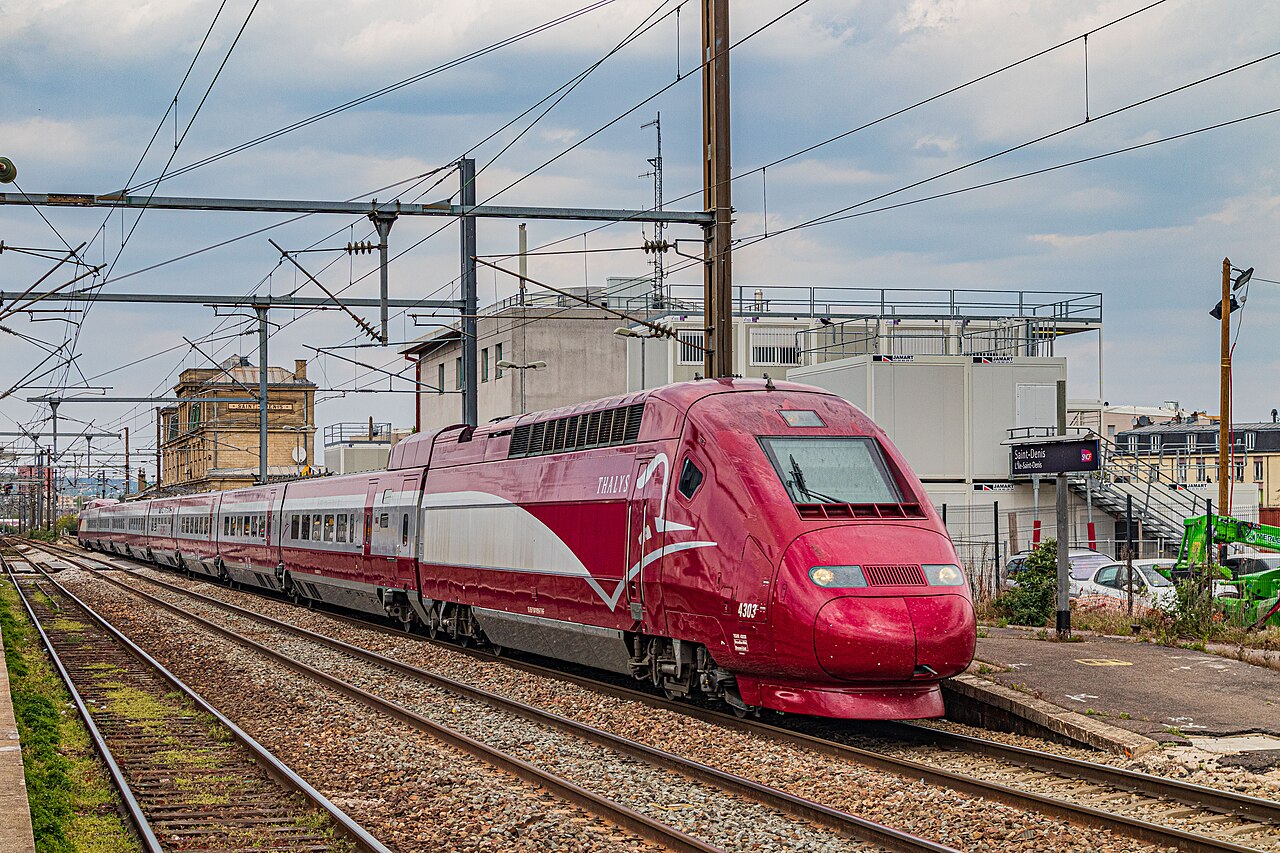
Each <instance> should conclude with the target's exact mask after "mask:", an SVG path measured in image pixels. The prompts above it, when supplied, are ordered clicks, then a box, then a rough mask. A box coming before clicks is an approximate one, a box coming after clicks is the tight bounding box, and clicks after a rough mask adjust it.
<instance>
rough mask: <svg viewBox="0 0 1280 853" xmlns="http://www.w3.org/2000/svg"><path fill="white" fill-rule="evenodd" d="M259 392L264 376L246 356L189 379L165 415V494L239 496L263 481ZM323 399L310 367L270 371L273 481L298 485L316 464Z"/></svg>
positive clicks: (185, 375)
mask: <svg viewBox="0 0 1280 853" xmlns="http://www.w3.org/2000/svg"><path fill="white" fill-rule="evenodd" d="M257 389H258V368H257V367H256V366H254V365H253V364H252V363H250V362H249V360H248V359H247V358H244V357H243V356H238V355H236V356H232V357H230V358H228V359H227V360H225V361H224V362H222V364H220V365H219V366H218V367H208V368H199V367H198V368H191V369H188V370H184V371H182V373H181V374H180V375H179V376H178V384H177V385H176V386H174V389H173V390H174V395H173V396H175V397H180V398H183V402H180V403H177V404H175V405H171V406H166V407H164V408H161V409H157V420H156V430H157V437H156V440H157V444H158V446H159V447H160V471H161V475H160V482H159V483H158V484H157V487H158V489H159V490H160V491H161V492H162V493H169V494H183V493H190V492H205V491H218V490H221V489H235V488H240V487H242V486H251V485H253V484H254V483H255V482H256V481H257V477H258V455H259V435H258V400H257ZM315 391H316V386H315V383H313V382H310V381H308V379H307V363H306V361H304V360H298V361H295V362H294V367H293V370H289V369H288V368H284V367H268V368H267V474H268V479H277V478H280V479H283V478H293V477H297V476H299V475H301V474H305V473H307V471H308V468H309V466H310V465H311V464H312V452H313V444H314V438H315V431H316V427H315ZM215 399H216V400H219V401H224V402H211V400H215Z"/></svg>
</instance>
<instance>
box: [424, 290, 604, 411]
mask: <svg viewBox="0 0 1280 853" xmlns="http://www.w3.org/2000/svg"><path fill="white" fill-rule="evenodd" d="M620 325H624V321H622V320H620V319H618V318H617V317H615V316H613V315H612V314H609V313H607V312H605V311H600V310H598V309H593V308H581V307H579V308H575V307H573V306H571V305H566V306H563V307H543V306H539V307H525V308H521V307H519V306H513V307H511V308H508V309H506V310H503V311H501V312H499V313H497V314H494V315H491V316H485V317H481V318H480V319H479V320H478V321H477V326H478V341H477V344H478V347H479V350H480V370H479V374H480V385H479V388H478V390H477V393H476V398H477V404H478V409H479V420H480V422H481V423H485V422H486V421H490V420H493V419H494V418H500V417H507V416H509V415H513V414H519V412H520V374H521V373H524V386H525V387H524V395H525V410H526V411H530V412H534V411H539V410H542V409H551V408H556V407H558V406H567V405H572V404H574V403H582V402H586V401H588V400H595V399H598V398H600V397H609V396H613V395H615V394H622V393H624V392H625V391H626V390H627V381H626V370H627V355H626V353H627V342H626V340H625V339H624V338H620V337H618V336H617V335H614V334H613V330H614V329H616V328H618V326H620ZM455 335H456V333H455ZM419 348H420V349H422V350H423V352H422V355H421V360H422V367H421V376H422V380H421V381H422V382H424V383H426V384H428V385H435V384H436V383H437V381H438V379H439V376H440V368H441V366H443V368H444V377H445V386H444V392H445V393H433V392H431V391H423V392H422V393H420V394H419V395H418V407H419V417H420V423H421V427H422V429H423V430H424V431H427V432H430V431H432V430H437V429H441V428H443V427H446V426H449V425H451V424H456V423H458V422H460V421H461V412H462V397H461V394H459V393H458V387H459V382H458V358H459V357H460V356H461V355H462V346H461V343H460V341H459V339H458V338H457V337H456V336H455V337H451V338H450V339H448V340H446V341H444V342H442V343H441V344H440V345H439V346H437V347H430V346H428V345H422V346H420V347H419ZM499 348H500V349H501V356H500V357H499ZM500 358H501V359H504V360H507V361H511V362H514V363H516V364H528V363H530V362H533V361H545V362H546V363H547V366H546V367H545V368H542V369H539V370H525V371H519V370H510V369H508V370H502V371H500V370H499V369H498V367H497V362H498V361H499V360H500ZM486 363H487V365H488V367H487V371H486V367H485V365H486ZM486 376H487V378H486Z"/></svg>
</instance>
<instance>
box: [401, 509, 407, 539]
mask: <svg viewBox="0 0 1280 853" xmlns="http://www.w3.org/2000/svg"><path fill="white" fill-rule="evenodd" d="M400 544H401V545H408V544H409V513H407V512H406V513H405V514H404V517H403V518H402V519H401V520H400Z"/></svg>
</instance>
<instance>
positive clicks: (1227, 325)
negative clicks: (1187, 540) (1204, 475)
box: [1209, 258, 1231, 548]
mask: <svg viewBox="0 0 1280 853" xmlns="http://www.w3.org/2000/svg"><path fill="white" fill-rule="evenodd" d="M1230 453H1231V259H1230V258H1223V259H1222V374H1221V376H1220V377H1219V380H1218V512H1219V513H1220V514H1221V515H1231V495H1230V489H1229V485H1230V483H1231V481H1230V479H1228V478H1229V477H1230V476H1231V471H1230V464H1231V463H1230ZM1209 547H1210V548H1212V547H1213V543H1212V542H1210V543H1209Z"/></svg>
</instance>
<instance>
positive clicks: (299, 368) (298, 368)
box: [293, 358, 307, 381]
mask: <svg viewBox="0 0 1280 853" xmlns="http://www.w3.org/2000/svg"><path fill="white" fill-rule="evenodd" d="M293 378H294V379H297V380H299V381H306V378H307V360H306V359H305V358H295V359H294V360H293Z"/></svg>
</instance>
